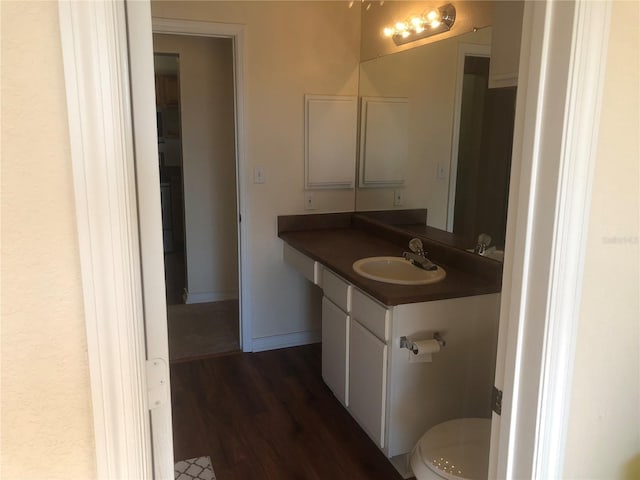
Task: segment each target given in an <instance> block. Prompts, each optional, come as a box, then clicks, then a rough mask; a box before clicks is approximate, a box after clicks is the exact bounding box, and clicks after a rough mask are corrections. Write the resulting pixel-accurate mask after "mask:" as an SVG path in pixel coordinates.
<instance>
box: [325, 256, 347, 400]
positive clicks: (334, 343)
mask: <svg viewBox="0 0 640 480" xmlns="http://www.w3.org/2000/svg"><path fill="white" fill-rule="evenodd" d="M322 279H323V282H322V284H323V292H324V297H323V298H322V378H323V380H324V381H325V383H326V384H327V386H328V387H329V388H330V389H331V391H332V392H333V394H334V395H335V396H336V398H337V399H338V400H339V401H340V403H342V405H344V406H345V407H347V406H348V405H349V386H348V379H349V353H348V352H349V328H350V324H351V317H350V315H349V312H350V310H351V290H352V287H351V285H350V284H349V283H347V282H346V281H344V280H343V279H342V278H340V277H338V276H337V275H336V274H335V273H333V272H332V271H330V270H328V269H326V268H323V271H322Z"/></svg>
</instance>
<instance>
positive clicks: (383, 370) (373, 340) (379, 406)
mask: <svg viewBox="0 0 640 480" xmlns="http://www.w3.org/2000/svg"><path fill="white" fill-rule="evenodd" d="M386 386H387V345H385V344H384V343H383V342H381V341H380V340H379V339H378V338H377V337H376V336H375V335H373V334H372V333H371V332H369V331H368V330H367V329H366V328H364V327H363V326H362V325H360V323H358V322H357V321H356V320H354V319H352V320H351V328H350V331H349V411H350V412H351V414H352V415H353V416H354V418H355V419H356V420H357V421H358V423H359V424H360V426H361V427H362V428H364V430H365V431H366V432H367V433H368V434H369V436H370V437H371V438H372V439H373V441H374V442H376V443H377V444H378V445H379V446H380V448H384V435H385V432H384V430H385V407H386Z"/></svg>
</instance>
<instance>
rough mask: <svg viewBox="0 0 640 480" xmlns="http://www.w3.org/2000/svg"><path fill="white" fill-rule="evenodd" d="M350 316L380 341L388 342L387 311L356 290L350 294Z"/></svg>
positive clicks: (388, 315)
mask: <svg viewBox="0 0 640 480" xmlns="http://www.w3.org/2000/svg"><path fill="white" fill-rule="evenodd" d="M351 316H352V317H353V318H355V319H356V320H358V321H359V322H360V323H361V324H362V325H364V326H365V327H366V328H367V329H368V330H369V331H370V332H371V333H373V334H374V335H375V336H377V337H378V338H379V339H380V340H382V341H384V342H386V341H387V340H389V321H390V314H389V310H388V309H387V308H385V307H384V306H383V305H380V304H379V303H378V302H376V301H375V300H372V299H371V298H369V297H368V296H366V295H365V294H364V293H362V292H361V291H360V290H358V289H357V288H354V289H353V292H352V294H351Z"/></svg>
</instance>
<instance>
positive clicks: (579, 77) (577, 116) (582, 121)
mask: <svg viewBox="0 0 640 480" xmlns="http://www.w3.org/2000/svg"><path fill="white" fill-rule="evenodd" d="M610 8H611V5H610V2H579V1H576V2H573V1H572V2H555V1H553V2H546V3H545V2H527V3H526V4H525V14H524V22H523V34H522V35H523V36H522V51H521V59H522V60H521V62H520V72H519V76H518V78H519V79H520V85H519V87H518V98H517V108H516V122H515V133H514V147H513V162H512V171H511V189H510V194H509V213H508V221H507V242H506V247H505V254H506V256H505V264H504V273H503V282H502V284H503V290H502V305H501V319H500V334H499V341H498V357H497V358H498V363H497V365H496V380H495V385H496V386H497V387H498V388H499V389H502V390H503V392H504V394H503V400H502V417H500V416H497V415H495V414H494V416H493V423H492V439H491V458H490V469H489V478H538V479H541V480H542V479H548V478H561V477H562V473H563V470H562V469H563V461H564V449H565V433H566V432H565V431H566V425H567V421H568V409H569V394H570V386H571V378H572V371H573V358H574V351H575V338H576V334H577V325H578V309H579V306H580V292H581V285H582V268H583V263H584V254H585V248H586V233H587V222H588V218H589V203H590V197H591V181H592V174H593V166H594V163H595V153H596V144H597V136H598V119H599V112H600V103H601V92H602V86H603V83H604V79H603V77H604V76H603V74H604V66H605V64H606V62H605V60H606V53H607V41H608V33H609V24H610Z"/></svg>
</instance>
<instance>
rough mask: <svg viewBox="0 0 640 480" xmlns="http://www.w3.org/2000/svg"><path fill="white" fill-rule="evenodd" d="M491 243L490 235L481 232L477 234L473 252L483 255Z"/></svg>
mask: <svg viewBox="0 0 640 480" xmlns="http://www.w3.org/2000/svg"><path fill="white" fill-rule="evenodd" d="M489 245H491V235H487V234H486V233H481V234H480V235H478V243H477V244H476V248H475V249H474V253H478V254H480V255H483V254H484V252H485V251H486V250H487V248H488V247H489Z"/></svg>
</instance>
